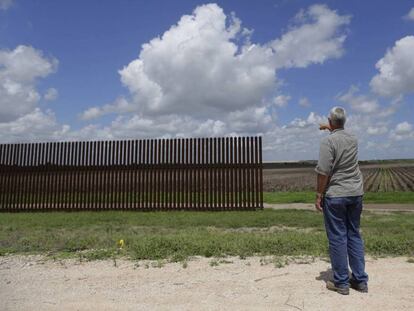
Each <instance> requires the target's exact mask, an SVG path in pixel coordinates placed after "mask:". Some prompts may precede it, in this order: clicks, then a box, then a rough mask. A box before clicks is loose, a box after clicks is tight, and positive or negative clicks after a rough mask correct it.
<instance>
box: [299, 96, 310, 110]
mask: <svg viewBox="0 0 414 311" xmlns="http://www.w3.org/2000/svg"><path fill="white" fill-rule="evenodd" d="M299 106H302V107H304V108H308V107H310V106H311V103H310V101H309V99H308V98H307V97H301V98H300V99H299Z"/></svg>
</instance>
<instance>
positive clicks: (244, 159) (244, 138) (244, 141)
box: [242, 137, 248, 209]
mask: <svg viewBox="0 0 414 311" xmlns="http://www.w3.org/2000/svg"><path fill="white" fill-rule="evenodd" d="M242 163H243V169H242V171H243V172H242V181H243V209H247V207H248V205H247V193H246V192H247V183H246V179H247V172H246V163H247V162H246V137H242Z"/></svg>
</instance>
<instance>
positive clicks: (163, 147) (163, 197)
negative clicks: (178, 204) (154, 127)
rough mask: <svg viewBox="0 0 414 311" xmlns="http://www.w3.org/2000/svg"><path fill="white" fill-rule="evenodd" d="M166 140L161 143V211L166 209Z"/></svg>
mask: <svg viewBox="0 0 414 311" xmlns="http://www.w3.org/2000/svg"><path fill="white" fill-rule="evenodd" d="M166 146H167V145H166V140H165V139H164V138H163V139H162V143H161V151H162V153H161V163H162V169H161V199H160V200H161V207H162V209H166V206H167V202H166V201H167V196H166V194H167V176H166V174H167V170H166V169H165V165H166V163H167V149H166Z"/></svg>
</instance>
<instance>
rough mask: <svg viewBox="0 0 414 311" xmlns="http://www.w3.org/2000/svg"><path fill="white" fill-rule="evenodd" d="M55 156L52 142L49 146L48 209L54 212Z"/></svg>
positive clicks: (54, 146) (54, 147)
mask: <svg viewBox="0 0 414 311" xmlns="http://www.w3.org/2000/svg"><path fill="white" fill-rule="evenodd" d="M55 156H56V145H55V142H52V143H51V145H50V169H49V170H50V172H49V209H51V210H54V208H55V206H54V203H55V202H54V199H55V187H56V181H55V175H56V174H55V170H56V168H55Z"/></svg>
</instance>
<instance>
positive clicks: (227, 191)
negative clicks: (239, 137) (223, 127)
mask: <svg viewBox="0 0 414 311" xmlns="http://www.w3.org/2000/svg"><path fill="white" fill-rule="evenodd" d="M229 140H230V138H229V137H226V138H225V143H226V147H225V149H226V151H225V153H226V156H225V160H224V162H225V171H224V173H225V178H224V180H225V183H224V193H225V198H224V205H225V209H226V210H227V209H230V168H229V167H230V164H229V161H230V157H229V153H230V150H229Z"/></svg>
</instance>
